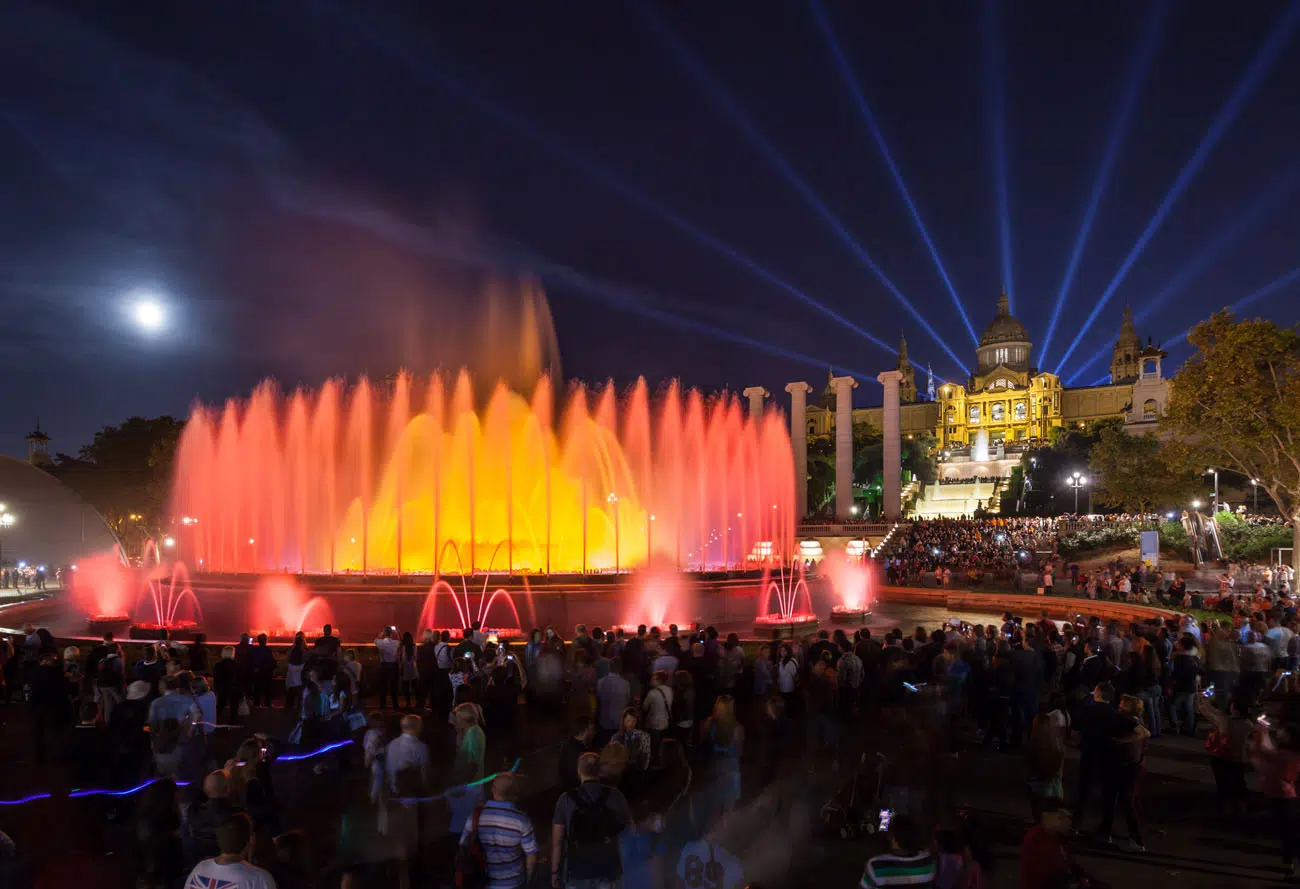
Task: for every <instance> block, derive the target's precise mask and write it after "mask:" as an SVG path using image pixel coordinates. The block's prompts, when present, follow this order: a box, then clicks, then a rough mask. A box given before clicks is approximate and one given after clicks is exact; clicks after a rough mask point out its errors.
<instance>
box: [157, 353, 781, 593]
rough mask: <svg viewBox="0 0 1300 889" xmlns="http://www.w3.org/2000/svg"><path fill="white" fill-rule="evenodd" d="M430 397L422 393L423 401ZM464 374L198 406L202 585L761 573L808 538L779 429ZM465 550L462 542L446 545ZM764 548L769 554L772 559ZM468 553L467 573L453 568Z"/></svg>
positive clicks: (710, 404)
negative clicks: (776, 547)
mask: <svg viewBox="0 0 1300 889" xmlns="http://www.w3.org/2000/svg"><path fill="white" fill-rule="evenodd" d="M417 390H422V391H417ZM556 402H557V398H556V396H555V393H554V392H553V391H552V387H551V384H550V381H549V380H548V379H547V378H545V377H543V378H542V379H541V381H540V382H539V383H538V384H537V386H536V388H535V389H534V391H533V393H532V396H531V398H525V397H524V396H523V395H520V394H518V393H516V392H514V391H511V390H510V389H508V388H506V387H505V385H504V384H498V385H497V386H496V387H495V388H494V389H493V390H492V393H491V395H490V396H489V397H488V399H487V402H486V404H485V405H482V406H481V407H480V406H478V405H477V404H476V402H475V396H474V384H473V380H472V378H471V376H470V375H469V373H468V372H466V371H463V370H462V371H461V372H460V373H459V374H458V375H457V376H456V377H455V379H454V381H452V382H450V385H449V384H448V381H447V380H446V379H444V378H443V377H442V376H441V375H439V374H435V375H433V376H432V377H431V378H429V379H428V380H427V381H426V382H425V384H424V385H423V386H417V385H416V383H415V381H414V380H413V378H412V377H411V376H410V375H409V374H405V373H403V374H398V375H397V376H396V377H395V378H393V379H392V380H391V381H389V382H387V383H385V384H383V385H378V386H377V385H375V384H372V383H371V382H370V381H368V380H367V379H365V378H362V379H361V380H360V382H358V383H357V384H356V385H355V386H353V387H351V388H350V389H349V388H347V387H345V386H344V385H343V384H342V383H340V382H338V381H331V382H328V383H326V384H325V385H324V386H323V387H321V388H320V389H319V390H317V391H315V392H307V391H302V390H299V391H296V392H294V393H293V394H291V395H289V396H288V397H282V396H281V394H280V393H279V392H278V390H277V388H276V386H275V384H274V383H272V382H266V383H263V384H262V385H261V386H259V387H258V388H257V389H256V390H255V391H254V393H253V395H252V397H251V398H249V399H248V400H247V401H243V402H238V401H233V400H232V401H228V402H227V403H226V404H225V406H224V408H223V409H222V410H219V411H216V410H211V409H209V408H206V407H199V408H196V409H195V411H194V413H193V415H192V416H191V418H190V420H189V422H188V423H187V424H186V427H185V432H184V435H183V437H182V439H181V442H180V445H179V450H178V453H177V457H176V466H177V468H176V478H175V485H174V489H173V496H172V504H173V514H174V515H176V516H180V517H184V518H183V520H182V521H183V527H182V528H181V530H180V534H179V536H178V546H179V547H180V550H181V552H182V553H183V554H184V556H185V558H186V559H187V560H188V561H189V562H190V563H191V564H194V565H197V566H199V568H200V570H201V571H204V572H220V573H262V572H281V571H289V572H296V573H299V574H361V575H372V574H391V575H402V574H428V575H432V576H434V577H439V576H443V575H449V574H471V575H472V574H477V573H480V572H483V571H496V572H502V573H505V574H508V575H516V574H550V573H555V572H561V573H591V572H611V571H613V572H619V571H624V570H627V569H629V568H636V567H639V566H642V565H645V564H647V562H648V561H649V560H650V556H651V554H653V555H654V557H655V559H656V560H662V561H663V562H664V563H665V564H668V565H672V566H673V567H674V568H675V569H678V570H683V569H685V570H712V569H731V568H745V567H757V566H755V565H752V564H751V562H752V553H753V551H754V549H755V544H757V543H760V542H769V543H770V542H771V541H789V540H790V539H792V536H793V530H794V514H793V513H794V510H793V504H794V478H793V467H792V461H791V456H790V453H791V452H790V440H789V434H788V432H787V431H786V428H785V424H784V422H783V421H782V418H781V417H780V415H779V414H777V413H776V412H768V413H767V414H766V415H764V416H762V417H760V418H746V417H745V416H744V415H743V414H742V411H741V407H740V404H739V402H738V401H737V400H736V399H735V398H733V397H730V396H726V395H724V396H721V397H718V398H713V399H707V400H706V399H705V397H704V396H703V395H702V394H701V393H699V392H698V391H696V390H690V391H686V392H683V391H681V390H680V389H679V387H678V386H677V385H676V384H675V383H674V384H670V385H669V386H668V387H667V388H666V389H665V390H664V391H663V392H662V393H661V395H660V396H659V397H658V398H657V399H653V400H652V398H651V396H650V392H649V389H648V387H647V386H646V383H645V381H644V380H638V381H637V383H636V384H635V385H634V386H633V387H632V388H631V390H630V391H629V392H628V394H627V396H626V397H625V398H624V399H623V401H622V403H621V404H620V402H619V399H618V398H617V396H616V393H615V390H614V387H613V385H612V384H608V385H605V386H604V387H602V388H601V389H599V390H598V391H596V392H589V391H588V390H587V389H585V388H583V387H581V386H576V387H573V388H572V389H571V390H570V393H569V395H568V397H567V398H565V399H563V402H564V403H563V405H562V407H560V409H559V411H558V416H557V415H556ZM449 545H450V546H449ZM760 551H761V547H760ZM452 555H454V559H453V558H451V556H452Z"/></svg>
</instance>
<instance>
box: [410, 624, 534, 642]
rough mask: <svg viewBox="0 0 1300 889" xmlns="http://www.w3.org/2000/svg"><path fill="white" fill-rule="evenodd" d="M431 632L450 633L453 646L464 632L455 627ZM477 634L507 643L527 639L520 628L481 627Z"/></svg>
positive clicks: (434, 629) (436, 629)
mask: <svg viewBox="0 0 1300 889" xmlns="http://www.w3.org/2000/svg"><path fill="white" fill-rule="evenodd" d="M421 632H423V631H421ZM433 632H434V633H436V634H438V635H442V633H444V632H447V633H450V634H451V644H452V645H455V644H456V643H457V642H459V641H460V640H461V639H463V638H465V630H464V629H463V628H461V627H457V628H456V629H452V628H451V627H433ZM479 632H481V633H482V634H483V635H485V636H488V637H492V636H495V637H496V638H497V640H498V641H500V640H502V639H504V640H506V641H507V642H516V641H519V640H522V639H525V638H527V634H526V633H525V632H524V630H523V629H522V628H521V627H483V628H482V629H480V630H479ZM415 641H416V642H419V641H420V640H419V639H416V640H415Z"/></svg>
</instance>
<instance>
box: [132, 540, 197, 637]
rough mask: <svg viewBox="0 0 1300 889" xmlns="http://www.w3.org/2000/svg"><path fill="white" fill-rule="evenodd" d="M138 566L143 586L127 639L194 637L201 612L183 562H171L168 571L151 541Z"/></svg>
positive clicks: (188, 573)
mask: <svg viewBox="0 0 1300 889" xmlns="http://www.w3.org/2000/svg"><path fill="white" fill-rule="evenodd" d="M151 557H152V565H150V559H151ZM141 565H142V567H143V570H144V572H145V577H144V582H145V585H144V590H143V591H142V593H141V596H140V600H139V601H137V603H136V607H135V611H134V612H133V615H132V621H131V626H130V628H129V629H128V636H129V637H130V638H132V639H161V638H163V636H164V634H165V635H166V636H167V637H168V638H171V639H186V638H193V637H194V634H195V633H196V632H197V631H198V628H199V621H200V620H201V619H202V618H203V610H202V609H201V608H200V607H199V600H198V597H197V596H195V595H194V590H193V588H192V587H191V586H190V572H189V569H188V568H186V567H185V563H184V562H181V561H176V562H172V564H171V570H170V571H169V570H168V569H167V566H166V565H164V564H163V563H162V555H161V553H159V551H158V547H157V546H155V545H154V542H153V541H152V540H151V541H149V542H148V543H147V544H146V545H145V550H144V556H143V557H142V558H141ZM150 609H151V610H150Z"/></svg>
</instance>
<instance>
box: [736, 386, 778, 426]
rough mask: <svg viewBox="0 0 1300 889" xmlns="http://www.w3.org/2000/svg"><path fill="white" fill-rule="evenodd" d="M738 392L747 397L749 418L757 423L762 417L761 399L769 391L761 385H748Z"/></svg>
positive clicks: (768, 393)
mask: <svg viewBox="0 0 1300 889" xmlns="http://www.w3.org/2000/svg"><path fill="white" fill-rule="evenodd" d="M740 394H741V395H744V396H745V397H746V398H748V399H749V418H750V419H751V420H753V421H754V422H755V423H757V422H758V421H759V420H761V419H762V418H763V399H764V398H767V396H768V395H770V394H771V393H770V392H768V391H767V390H766V389H764V388H763V387H762V386H750V387H749V388H748V389H746V390H745V391H744V392H742V393H740Z"/></svg>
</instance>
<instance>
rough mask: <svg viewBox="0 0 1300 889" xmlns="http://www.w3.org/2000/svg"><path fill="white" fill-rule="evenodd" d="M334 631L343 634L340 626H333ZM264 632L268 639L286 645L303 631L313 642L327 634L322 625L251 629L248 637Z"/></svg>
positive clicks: (336, 633)
mask: <svg viewBox="0 0 1300 889" xmlns="http://www.w3.org/2000/svg"><path fill="white" fill-rule="evenodd" d="M332 631H333V633H334V635H336V636H340V635H341V634H340V632H339V629H338V627H333V628H332ZM263 633H265V634H266V641H268V642H274V643H277V644H281V645H285V644H290V643H292V642H293V639H294V637H295V636H297V635H298V634H299V633H302V634H303V635H304V636H306V637H307V641H308V642H311V641H313V640H315V639H317V638H319V637H320V636H323V635H325V630H324V629H323V628H321V627H302V628H300V629H296V630H291V629H289V628H288V627H276V628H275V629H274V630H267V629H263V630H249V631H248V638H250V639H256V638H257V637H258V636H261V635H262V634H263Z"/></svg>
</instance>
